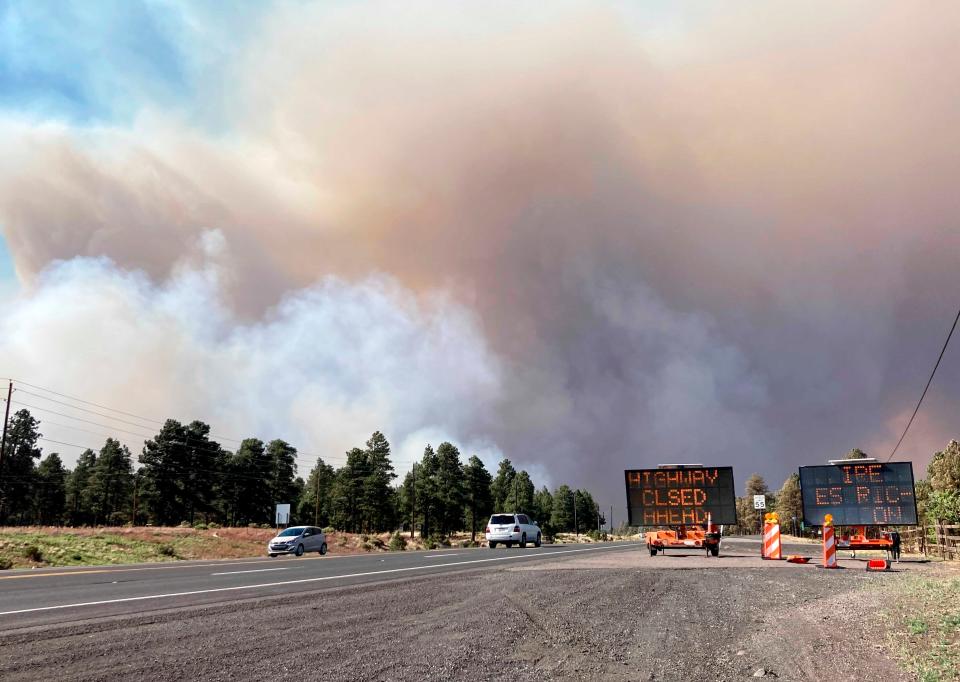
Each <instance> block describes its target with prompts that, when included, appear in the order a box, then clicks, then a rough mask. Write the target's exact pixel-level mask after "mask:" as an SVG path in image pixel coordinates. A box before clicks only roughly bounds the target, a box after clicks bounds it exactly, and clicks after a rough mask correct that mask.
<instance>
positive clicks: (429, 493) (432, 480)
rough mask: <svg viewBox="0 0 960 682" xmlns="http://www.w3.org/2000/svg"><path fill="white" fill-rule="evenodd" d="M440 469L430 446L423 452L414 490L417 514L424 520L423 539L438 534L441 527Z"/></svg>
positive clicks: (422, 525)
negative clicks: (438, 479)
mask: <svg viewBox="0 0 960 682" xmlns="http://www.w3.org/2000/svg"><path fill="white" fill-rule="evenodd" d="M438 468H439V465H438V462H437V455H436V453H435V452H434V451H433V447H432V446H430V445H429V444H428V445H427V447H426V448H424V450H423V457H422V458H421V459H420V464H419V465H417V473H416V479H415V481H414V489H415V494H416V499H417V514H418V515H419V516H420V518H421V519H422V522H421V524H420V535H421V537H427V536H429V535H431V534H432V533H434V532H436V528H435V527H437V526H439V519H438V516H439V513H440V505H439V502H438V499H437V498H438V497H439V490H438V489H437V470H438Z"/></svg>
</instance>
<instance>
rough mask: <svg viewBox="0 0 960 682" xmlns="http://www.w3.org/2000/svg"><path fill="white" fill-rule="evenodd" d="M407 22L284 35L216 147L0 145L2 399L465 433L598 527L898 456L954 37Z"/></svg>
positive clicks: (938, 307)
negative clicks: (795, 475) (694, 464)
mask: <svg viewBox="0 0 960 682" xmlns="http://www.w3.org/2000/svg"><path fill="white" fill-rule="evenodd" d="M407 7H408V9H407V10H404V11H400V10H398V9H397V7H396V6H392V8H393V9H394V10H397V12H396V14H393V15H390V14H389V13H388V14H387V16H389V20H387V18H386V17H385V15H384V13H383V8H382V7H377V8H349V9H340V10H337V11H335V12H330V11H329V10H325V9H324V8H323V7H322V6H315V7H306V8H305V7H303V6H301V5H299V4H298V5H284V6H282V7H281V9H279V10H278V11H277V12H275V13H274V14H273V16H272V17H271V18H270V20H269V21H268V22H266V23H265V26H264V30H263V31H262V32H261V33H260V34H259V35H258V38H257V39H256V41H254V42H253V43H251V44H249V45H246V46H244V49H243V59H242V60H240V61H239V62H238V63H236V64H235V66H234V68H233V70H232V71H231V72H230V73H227V74H224V75H223V77H224V78H227V79H230V82H233V83H236V84H237V88H236V90H235V92H234V94H233V96H232V98H231V99H230V101H229V104H230V106H229V107H228V108H229V110H230V111H231V112H232V114H231V120H230V121H229V131H228V132H227V133H224V134H221V135H213V134H210V133H209V132H207V131H205V130H204V129H202V128H200V127H196V126H192V125H190V124H189V123H187V122H184V121H182V120H179V119H178V118H177V117H176V116H173V115H170V114H168V113H164V112H162V111H158V110H156V109H155V108H152V107H151V106H150V105H149V103H145V105H144V107H143V111H142V114H141V115H140V116H139V117H138V118H137V119H136V120H135V122H134V123H132V124H131V125H129V126H118V127H113V128H97V129H84V128H80V129H78V128H73V127H66V126H49V125H36V124H28V123H23V122H22V121H21V122H15V121H8V122H7V123H5V124H3V127H2V128H0V139H2V140H3V145H4V148H5V149H8V150H9V153H8V154H5V155H4V159H3V160H2V161H0V222H2V224H3V226H4V229H5V233H6V236H7V240H8V244H9V246H10V248H11V250H12V252H13V254H14V256H15V258H16V263H17V267H18V271H19V273H20V275H21V277H22V279H23V280H24V281H25V282H26V283H27V286H28V293H26V294H25V295H24V297H23V298H22V300H20V301H19V302H18V303H17V304H16V307H15V310H16V315H15V316H14V318H13V320H12V321H11V320H10V319H8V320H7V321H5V323H4V324H5V332H6V333H5V334H4V341H3V342H2V347H0V349H2V350H3V353H4V357H5V358H6V362H7V366H8V367H9V368H10V369H9V370H8V371H9V372H11V373H14V374H22V375H25V376H32V377H38V376H39V377H42V379H43V381H45V382H47V384H48V385H52V386H62V387H66V388H70V387H73V386H82V387H84V388H83V390H85V391H86V390H90V389H89V388H88V387H90V386H95V385H97V383H98V381H102V380H103V376H104V375H105V374H106V375H108V376H110V377H111V379H110V381H109V390H105V393H106V395H100V396H99V399H100V400H103V401H108V400H112V403H117V402H122V403H129V404H133V405H136V406H138V408H139V409H141V410H149V412H150V413H151V414H160V415H165V414H167V413H169V412H170V410H171V409H174V408H175V409H176V411H177V413H178V414H184V413H187V412H189V413H190V414H196V415H201V416H206V417H207V418H209V419H212V420H214V421H215V422H216V424H217V425H218V428H223V429H231V430H233V431H234V432H236V433H239V434H241V435H246V434H247V433H248V432H251V431H256V432H267V431H271V432H272V431H273V430H275V431H276V433H278V434H287V433H290V434H292V435H290V436H289V437H290V438H291V439H294V440H297V439H300V440H301V441H302V447H303V448H304V449H305V450H307V451H312V452H317V451H320V452H331V451H332V452H335V453H338V454H339V452H340V451H341V450H342V449H343V448H345V447H347V446H349V445H351V444H353V443H354V442H359V440H360V439H361V437H362V434H365V433H368V432H370V431H372V430H374V429H376V428H381V429H384V430H385V431H386V432H387V434H388V436H390V437H392V438H393V439H394V440H396V441H398V442H400V443H404V444H405V445H403V448H402V449H403V451H404V452H410V453H413V452H415V451H416V450H418V449H420V448H422V445H423V442H425V440H426V439H436V438H443V437H445V438H452V439H455V440H456V441H458V442H460V443H462V444H464V446H465V448H466V449H467V450H468V451H470V450H473V449H479V450H481V451H482V452H483V454H484V456H486V457H487V458H488V460H490V461H492V460H493V459H495V457H496V456H497V455H499V454H500V453H502V454H504V455H506V456H509V457H510V458H511V459H513V460H514V461H515V462H517V463H518V464H519V465H520V466H524V467H528V468H531V469H532V470H533V472H534V474H535V476H540V480H541V481H543V479H544V478H546V479H548V481H543V482H549V483H551V484H557V483H560V482H564V481H568V482H571V483H573V484H575V485H584V486H589V487H591V488H592V489H594V490H597V491H598V493H599V498H600V501H601V502H602V503H605V504H609V503H613V504H617V505H620V504H622V495H623V493H622V478H621V477H622V474H621V472H622V469H623V468H624V467H626V466H648V465H656V464H658V463H662V462H667V461H685V462H691V461H698V462H704V463H711V464H732V465H733V466H734V468H735V473H736V475H737V478H738V479H739V480H741V481H742V480H743V479H745V478H746V476H747V475H748V474H749V473H751V472H752V471H759V472H760V473H762V474H763V475H765V476H766V477H767V478H768V480H769V482H770V483H771V484H773V485H779V483H780V482H781V481H782V480H783V479H784V478H785V477H786V476H787V475H788V473H790V471H792V470H795V468H796V466H798V465H800V464H805V463H821V462H823V461H824V460H826V459H827V458H829V457H835V456H838V455H840V454H842V453H843V452H845V451H846V450H848V449H849V448H851V447H854V446H859V447H861V448H864V449H866V450H868V451H873V452H875V453H876V454H879V455H884V454H886V452H888V450H889V447H890V446H891V445H892V442H895V440H896V437H897V436H898V435H899V434H898V433H897V431H898V429H899V428H901V426H902V424H903V423H904V419H905V417H906V415H907V414H908V413H909V410H910V409H912V403H913V401H915V399H916V396H917V395H918V391H919V389H920V388H922V383H923V380H924V379H925V373H926V372H927V371H928V370H929V365H930V364H931V362H932V360H933V358H934V357H935V353H936V352H937V350H938V344H939V343H940V341H941V339H942V335H943V333H945V331H946V324H947V323H948V321H949V319H948V318H949V317H950V315H951V310H952V309H953V307H954V306H955V305H956V301H955V295H954V294H955V290H956V287H955V286H954V284H953V280H954V277H953V275H952V270H953V269H954V268H955V263H956V258H957V255H958V253H960V236H958V235H960V232H958V230H957V229H956V228H955V226H954V225H952V224H951V223H950V220H951V217H952V216H955V215H956V214H957V208H958V207H957V203H958V201H957V198H956V197H957V193H956V192H955V190H954V185H955V181H956V179H957V177H958V176H960V173H958V171H960V159H958V157H957V153H956V150H957V149H960V145H958V142H960V140H958V139H957V137H958V134H960V133H958V132H957V131H958V130H960V128H958V127H957V126H956V125H954V123H955V111H956V104H957V101H956V95H955V94H954V93H953V88H952V86H951V85H950V84H949V82H948V81H947V80H945V79H947V78H948V74H951V73H955V71H956V67H957V66H958V61H960V48H958V47H957V45H956V41H955V39H954V37H953V36H952V31H951V30H949V26H950V24H951V22H949V21H945V20H944V18H943V17H942V16H940V17H936V16H932V14H931V13H924V12H922V11H921V10H920V9H919V8H918V9H912V8H909V7H904V6H900V7H893V6H888V7H884V8H877V7H875V6H874V5H873V4H864V5H856V6H854V5H851V6H850V9H849V10H848V11H846V12H844V13H836V12H830V11H828V9H827V7H828V6H826V5H825V6H823V7H820V8H819V10H817V11H814V10H812V9H809V5H808V4H806V3H805V4H803V5H802V6H801V5H798V6H797V9H796V11H795V12H787V11H786V10H784V9H783V6H778V8H777V9H772V8H768V9H762V8H757V7H756V6H755V5H750V11H749V12H745V11H741V10H743V8H740V10H736V9H731V10H730V11H729V12H727V11H725V13H724V14H723V15H714V14H712V13H709V12H707V13H701V14H695V13H694V14H692V18H691V20H690V21H689V23H688V25H686V26H685V27H684V28H683V30H682V31H681V30H679V29H678V32H677V33H676V34H671V33H670V32H666V33H661V32H657V31H656V30H652V29H651V27H650V26H649V25H646V24H644V22H643V21H642V20H638V19H636V17H632V18H631V17H629V16H627V15H624V14H622V13H620V12H619V11H614V10H595V9H592V8H590V7H587V6H583V7H581V6H577V5H571V6H567V5H564V6H563V8H561V9H557V10H553V11H550V12H548V13H544V14H542V15H541V14H540V13H538V12H529V13H524V14H523V15H521V16H514V17H512V18H510V19H507V18H505V17H508V16H510V15H509V14H488V13H487V11H488V10H478V11H477V12H476V13H473V14H471V15H470V16H466V15H460V14H456V13H454V12H453V10H450V9H449V8H448V9H444V8H442V7H440V8H438V7H430V6H426V7H424V6H412V9H410V8H409V7H411V6H407ZM501 9H502V8H501ZM492 11H495V10H492ZM945 11H947V10H945ZM949 11H950V12H952V13H954V14H956V12H954V11H953V10H949ZM425 13H427V14H429V17H430V21H424V20H423V19H424V16H425ZM867 19H869V21H867ZM204 235H206V236H204ZM198 243H201V244H207V246H205V247H204V248H199V249H198V247H197V244H198ZM210 243H214V245H215V246H216V248H213V249H212V247H211V246H210ZM211 249H212V250H211ZM78 256H86V257H94V258H97V257H101V256H106V257H108V258H110V259H111V260H110V261H109V262H108V261H104V260H79V261H71V260H70V259H75V258H76V257H78ZM58 259H66V260H68V261H70V262H68V263H67V264H65V265H58V266H55V267H54V269H53V270H52V271H50V272H47V274H44V275H40V276H39V277H38V273H40V272H43V271H44V269H45V268H48V267H50V265H51V263H54V262H55V261H56V260H58ZM139 271H142V272H143V273H145V274H137V272H139ZM211 273H216V274H215V276H214V275H213V274H211ZM195 288H198V289H197V290H196V291H195ZM104 339H112V340H113V343H112V344H111V345H108V346H106V347H104V345H103V343H104ZM86 341H89V344H87V343H86ZM12 344H18V345H12ZM248 361H249V366H247V362H248ZM956 364H957V363H954V365H955V366H956ZM951 372H952V374H951ZM957 374H958V371H957V370H956V369H954V370H951V369H949V367H945V368H944V375H943V376H942V377H941V378H940V380H939V381H938V384H937V386H938V389H937V390H936V391H935V392H934V393H931V395H930V396H929V401H930V402H929V408H928V409H926V411H925V412H924V415H923V418H922V419H921V420H920V421H919V422H918V423H917V425H916V426H915V429H916V433H915V434H913V435H912V436H911V440H910V441H908V443H907V446H906V448H905V450H904V454H905V455H907V456H910V457H912V458H914V459H915V460H916V461H917V462H918V463H920V464H921V465H923V464H925V462H926V460H927V459H928V458H929V455H930V453H931V452H932V451H933V449H936V448H937V447H939V446H941V445H942V444H945V443H946V440H947V439H948V438H949V437H953V436H956V435H957V434H956V433H955V429H956V427H955V420H952V419H951V418H950V415H952V414H955V408H956V406H957V402H956V399H957V396H956V394H955V392H952V391H951V390H950V385H951V379H952V378H956V377H957ZM144 386H156V387H157V388H156V390H152V389H151V390H146V391H145V390H144ZM74 390H76V389H74ZM188 408H189V409H188ZM184 416H187V415H186V414H184ZM421 441H423V442H421ZM411 456H412V455H411Z"/></svg>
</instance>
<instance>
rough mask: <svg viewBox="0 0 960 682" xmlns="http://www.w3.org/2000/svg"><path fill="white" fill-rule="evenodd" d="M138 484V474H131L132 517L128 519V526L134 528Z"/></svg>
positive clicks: (135, 523)
mask: <svg viewBox="0 0 960 682" xmlns="http://www.w3.org/2000/svg"><path fill="white" fill-rule="evenodd" d="M139 483H140V472H139V471H137V472H134V474H133V517H132V518H131V519H130V525H131V526H134V527H136V525H137V486H138V484H139Z"/></svg>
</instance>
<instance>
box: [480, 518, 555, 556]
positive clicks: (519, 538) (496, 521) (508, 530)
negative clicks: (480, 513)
mask: <svg viewBox="0 0 960 682" xmlns="http://www.w3.org/2000/svg"><path fill="white" fill-rule="evenodd" d="M486 536H487V543H489V545H490V549H493V548H494V547H496V546H497V545H498V544H500V543H503V544H505V545H506V546H507V547H513V543H517V544H518V545H520V546H521V547H526V546H527V543H528V542H532V543H533V546H534V547H539V546H540V542H541V541H542V540H543V534H542V533H541V532H540V528H539V526H537V524H536V523H534V522H533V521H531V520H530V519H529V518H527V515H526V514H494V515H493V516H491V517H490V522H489V523H488V524H487V533H486Z"/></svg>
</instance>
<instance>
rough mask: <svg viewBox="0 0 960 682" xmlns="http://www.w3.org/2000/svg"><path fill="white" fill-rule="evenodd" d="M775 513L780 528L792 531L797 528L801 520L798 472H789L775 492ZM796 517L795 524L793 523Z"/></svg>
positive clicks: (801, 499)
mask: <svg viewBox="0 0 960 682" xmlns="http://www.w3.org/2000/svg"><path fill="white" fill-rule="evenodd" d="M776 511H777V515H778V516H779V517H780V528H781V529H782V530H784V531H789V532H793V531H794V529H795V527H796V528H797V529H799V527H800V521H802V520H803V498H802V497H801V495H800V474H790V476H788V477H787V480H785V481H784V482H783V487H782V488H780V492H778V493H777V506H776ZM794 519H796V526H795V525H794Z"/></svg>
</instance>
